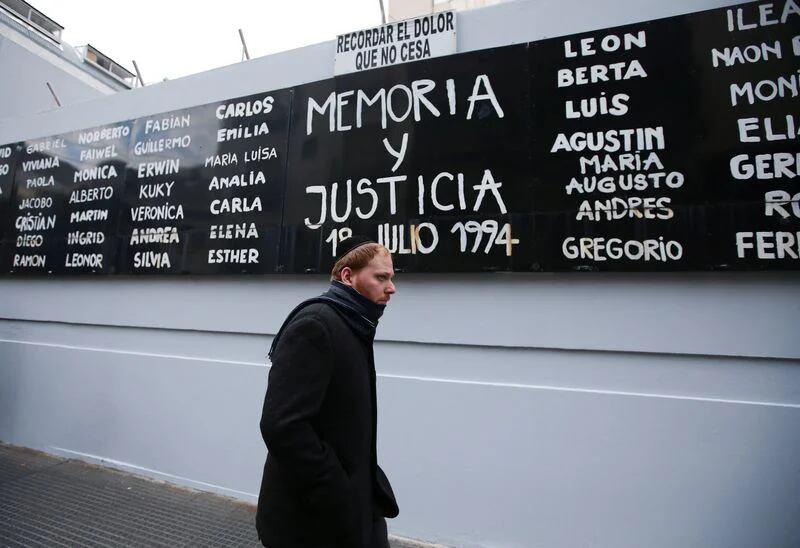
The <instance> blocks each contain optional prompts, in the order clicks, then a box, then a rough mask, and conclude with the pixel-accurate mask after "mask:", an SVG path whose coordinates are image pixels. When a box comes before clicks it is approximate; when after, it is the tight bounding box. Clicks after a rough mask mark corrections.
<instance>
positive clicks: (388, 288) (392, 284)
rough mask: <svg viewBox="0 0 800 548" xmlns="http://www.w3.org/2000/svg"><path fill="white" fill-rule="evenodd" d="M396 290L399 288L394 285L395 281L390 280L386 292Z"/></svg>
mask: <svg viewBox="0 0 800 548" xmlns="http://www.w3.org/2000/svg"><path fill="white" fill-rule="evenodd" d="M395 291H397V290H396V289H395V287H394V282H392V281H390V282H389V286H388V287H387V288H386V292H387V293H394V292H395Z"/></svg>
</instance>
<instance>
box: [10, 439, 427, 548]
mask: <svg viewBox="0 0 800 548" xmlns="http://www.w3.org/2000/svg"><path fill="white" fill-rule="evenodd" d="M254 519H255V507H254V506H252V505H249V504H244V503H241V502H238V501H235V500H232V499H229V498H225V497H220V496H217V495H214V494H210V493H204V492H200V491H193V490H189V489H183V488H179V487H175V486H172V485H169V484H166V483H161V482H155V481H151V480H148V479H144V478H141V477H138V476H134V475H131V474H128V473H125V472H119V471H116V470H113V469H110V468H105V467H101V466H94V465H90V464H86V463H83V462H81V461H77V460H72V459H63V458H58V457H53V456H51V455H47V454H45V453H40V452H38V451H32V450H30V449H24V448H20V447H15V446H12V445H7V444H3V443H0V546H2V547H5V546H15V547H16V546H25V547H30V546H48V547H49V546H69V547H72V546H169V547H173V546H248V547H253V546H260V543H259V542H258V536H257V534H256V530H255V525H254ZM405 546H425V545H422V544H417V543H413V542H405V541H403V540H401V539H393V540H392V547H393V548H400V547H405Z"/></svg>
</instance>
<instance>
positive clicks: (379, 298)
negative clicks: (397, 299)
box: [342, 253, 395, 304]
mask: <svg viewBox="0 0 800 548" xmlns="http://www.w3.org/2000/svg"><path fill="white" fill-rule="evenodd" d="M392 278H394V267H393V266H392V256H391V255H389V254H386V253H378V254H377V255H375V256H374V257H373V258H372V260H371V261H370V262H368V263H367V266H365V267H364V268H362V269H360V270H355V271H354V270H350V269H349V268H344V269H342V283H344V284H346V285H349V286H351V287H352V288H353V289H355V290H356V291H358V292H359V293H361V294H362V295H364V296H365V297H366V298H368V299H369V300H370V301H372V302H374V303H375V304H387V303H388V302H389V299H390V298H391V296H392V294H393V293H394V292H395V288H394V283H393V282H392Z"/></svg>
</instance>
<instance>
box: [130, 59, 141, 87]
mask: <svg viewBox="0 0 800 548" xmlns="http://www.w3.org/2000/svg"><path fill="white" fill-rule="evenodd" d="M133 68H134V70H135V71H136V78H137V79H138V80H139V85H140V86H142V87H144V79H143V78H142V73H141V72H139V65H137V64H136V61H135V60H134V61H133Z"/></svg>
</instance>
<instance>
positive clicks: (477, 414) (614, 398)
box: [0, 321, 800, 547]
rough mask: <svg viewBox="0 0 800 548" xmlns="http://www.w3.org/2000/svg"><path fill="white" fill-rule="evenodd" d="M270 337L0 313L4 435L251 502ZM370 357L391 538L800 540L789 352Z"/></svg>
mask: <svg viewBox="0 0 800 548" xmlns="http://www.w3.org/2000/svg"><path fill="white" fill-rule="evenodd" d="M269 341H270V338H269V337H262V336H252V335H242V334H231V333H201V332H193V331H167V330H153V329H135V328H112V327H102V326H78V325H64V324H57V323H56V324H53V323H45V322H18V321H17V322H12V321H3V322H0V355H2V356H3V359H2V361H0V439H4V440H6V441H12V442H14V443H19V444H22V445H27V446H32V447H37V448H40V449H44V450H47V451H51V452H55V453H57V454H62V455H68V456H72V457H78V458H84V459H87V460H90V461H98V460H101V459H102V460H103V461H105V462H106V463H110V464H112V465H114V466H118V467H121V468H126V469H129V470H133V471H135V472H138V473H144V474H147V475H151V476H153V477H156V478H160V479H166V480H169V481H173V482H176V483H181V484H186V485H190V486H193V487H198V488H202V489H210V490H214V491H217V492H220V493H224V494H228V495H232V496H237V497H239V498H243V499H246V500H253V498H252V495H253V494H254V493H255V492H256V491H257V486H258V482H259V479H260V473H261V466H262V464H263V458H264V449H263V446H262V444H261V441H260V439H259V435H258V430H257V422H258V416H259V410H260V406H261V401H262V397H263V391H264V388H265V380H266V374H267V371H268V370H267V368H266V367H265V366H264V363H263V359H262V357H263V352H264V349H265V347H266V346H267V345H268V343H269ZM377 359H378V363H379V403H380V406H379V421H380V431H379V432H380V439H379V452H380V458H381V462H382V463H383V465H384V468H385V469H386V470H387V473H388V474H389V475H390V477H391V478H392V480H393V482H394V484H395V488H396V491H397V495H398V497H399V500H400V503H401V506H402V513H401V516H400V518H398V519H397V520H396V521H395V522H393V523H392V530H393V531H395V532H397V533H401V534H406V535H411V536H415V537H422V538H427V539H431V540H439V541H442V542H448V543H454V544H456V545H459V546H470V545H474V546H479V545H482V546H519V547H523V546H525V547H528V546H576V545H586V544H592V543H597V544H598V545H603V546H611V545H613V546H643V545H647V546H675V545H682V546H742V547H744V546H753V545H756V542H755V541H756V540H758V541H760V542H763V544H760V545H764V546H773V545H774V546H781V545H784V544H786V543H790V542H795V541H797V540H798V539H800V526H798V525H791V524H793V523H796V521H795V520H793V519H791V516H793V515H795V514H796V512H797V511H800V473H798V471H797V468H796V465H795V463H796V462H797V460H798V458H800V431H798V430H797V429H796V428H794V425H796V424H797V421H798V420H800V368H798V367H797V363H796V362H794V361H781V360H747V359H741V358H738V359H737V358H728V359H725V358H719V359H709V358H707V357H692V356H687V357H680V356H659V355H653V356H641V355H637V354H631V353H604V352H568V351H545V350H530V349H509V348H486V347H483V348H482V347H475V346H472V347H459V346H449V345H430V344H408V343H379V344H378V346H377ZM742 398H749V399H746V400H745V399H742ZM739 494H746V496H737V495H739ZM632 520H635V522H636V526H635V527H631V526H629V522H630V521H632ZM727 521H730V523H728V524H727V526H725V527H723V524H725V523H726V522H727ZM576 524H579V526H576ZM782 543H783V544H782ZM786 545H791V544H786Z"/></svg>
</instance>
